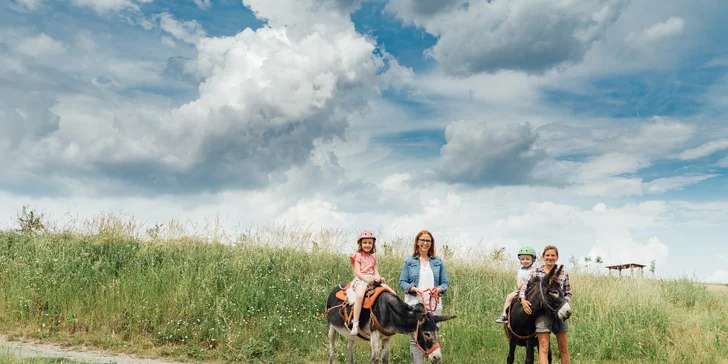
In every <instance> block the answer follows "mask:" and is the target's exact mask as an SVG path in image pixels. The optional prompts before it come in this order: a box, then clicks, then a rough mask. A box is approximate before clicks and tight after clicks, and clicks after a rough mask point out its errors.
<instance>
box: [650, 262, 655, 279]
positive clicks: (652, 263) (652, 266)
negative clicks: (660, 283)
mask: <svg viewBox="0 0 728 364" xmlns="http://www.w3.org/2000/svg"><path fill="white" fill-rule="evenodd" d="M650 273H652V276H653V277H654V276H655V261H654V260H653V261H651V262H650Z"/></svg>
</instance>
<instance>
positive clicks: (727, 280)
mask: <svg viewBox="0 0 728 364" xmlns="http://www.w3.org/2000/svg"><path fill="white" fill-rule="evenodd" d="M703 282H706V283H718V284H728V270H722V269H719V270H716V271H715V272H713V274H711V275H709V276H707V277H705V278H703Z"/></svg>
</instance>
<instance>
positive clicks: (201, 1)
mask: <svg viewBox="0 0 728 364" xmlns="http://www.w3.org/2000/svg"><path fill="white" fill-rule="evenodd" d="M194 1H195V5H197V7H198V8H200V9H202V10H207V9H209V8H210V7H212V3H211V1H210V0H194Z"/></svg>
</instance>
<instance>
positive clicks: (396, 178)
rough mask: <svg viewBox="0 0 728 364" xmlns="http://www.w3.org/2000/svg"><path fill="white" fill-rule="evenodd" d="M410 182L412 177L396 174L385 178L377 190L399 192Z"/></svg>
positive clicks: (407, 174) (406, 174)
mask: <svg viewBox="0 0 728 364" xmlns="http://www.w3.org/2000/svg"><path fill="white" fill-rule="evenodd" d="M411 180H412V176H410V175H409V173H397V174H393V175H390V176H387V177H386V178H385V179H384V180H383V181H382V183H381V184H380V185H379V188H381V189H383V190H399V189H402V188H404V187H406V185H407V183H408V182H409V181H411Z"/></svg>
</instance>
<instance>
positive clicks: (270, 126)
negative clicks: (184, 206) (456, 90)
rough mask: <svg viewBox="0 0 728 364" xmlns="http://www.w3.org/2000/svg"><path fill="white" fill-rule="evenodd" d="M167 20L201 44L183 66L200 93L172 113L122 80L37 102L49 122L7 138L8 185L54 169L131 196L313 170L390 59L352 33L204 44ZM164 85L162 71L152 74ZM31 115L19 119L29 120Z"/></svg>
mask: <svg viewBox="0 0 728 364" xmlns="http://www.w3.org/2000/svg"><path fill="white" fill-rule="evenodd" d="M158 20H159V22H160V23H159V24H160V27H162V28H163V29H164V30H166V31H168V32H169V33H170V34H172V35H174V36H175V37H177V38H180V39H182V40H184V41H186V42H188V43H191V44H193V45H194V46H195V50H196V55H195V56H194V57H193V58H192V59H190V60H184V61H183V62H182V64H180V65H177V68H180V69H181V70H183V71H184V72H185V73H188V74H190V75H192V76H194V77H195V78H196V79H199V80H201V83H200V84H199V88H198V93H199V95H198V97H197V98H196V99H193V100H192V101H190V102H188V103H185V104H183V105H181V106H178V107H174V108H167V107H164V106H160V105H158V104H156V103H155V102H154V99H151V100H145V101H143V102H140V100H138V99H130V98H127V97H123V96H121V95H118V94H116V93H114V92H113V91H115V90H117V89H123V84H121V83H118V82H116V81H115V80H113V79H109V78H108V76H106V75H104V76H102V77H97V78H94V79H93V84H94V85H96V86H97V87H99V88H101V89H103V90H104V91H107V92H104V93H100V94H96V95H93V93H88V94H73V93H70V94H69V93H65V94H59V95H58V96H57V97H56V98H55V99H54V100H48V99H39V100H43V102H44V105H43V106H42V107H41V108H40V110H44V112H45V113H46V114H48V115H39V116H38V117H39V118H40V119H39V120H36V121H35V122H34V123H31V125H33V124H37V125H38V126H37V129H38V131H37V132H36V131H25V132H23V130H24V129H22V128H21V129H20V131H17V132H16V134H17V133H24V134H23V135H14V136H13V139H12V140H11V139H10V138H11V136H9V135H7V134H6V135H3V136H2V137H0V139H8V140H11V141H10V142H9V144H8V143H4V144H3V146H4V147H5V148H6V149H9V150H8V151H7V153H5V157H6V161H7V162H8V164H7V165H8V166H9V169H10V170H14V171H17V173H15V174H13V173H9V174H6V177H4V178H3V179H5V181H4V182H5V183H6V184H7V183H10V182H9V181H7V179H8V177H7V176H8V175H14V176H16V177H15V179H14V181H13V184H18V183H21V181H22V179H23V178H24V177H27V176H28V175H29V174H30V175H35V174H36V173H41V172H43V173H45V172H49V173H57V174H60V175H72V176H77V177H79V178H86V179H87V180H88V179H92V178H99V177H100V178H105V179H108V180H112V181H124V182H125V183H126V184H127V186H128V187H129V188H128V190H129V191H135V190H137V191H139V190H157V191H160V190H161V191H165V192H168V193H176V192H197V191H204V190H217V189H220V188H227V187H233V186H234V187H236V188H257V187H260V186H264V185H267V184H268V183H270V182H271V179H272V178H275V176H276V174H277V173H278V172H281V171H285V170H286V169H288V168H291V167H293V166H297V165H302V164H305V163H306V162H307V161H308V159H309V158H310V155H311V153H312V151H313V149H314V144H315V142H317V141H327V140H331V139H332V138H340V137H344V134H345V131H346V130H347V128H348V125H349V124H350V122H351V121H352V120H354V119H355V118H357V117H358V115H360V114H361V111H362V110H363V109H364V108H366V107H367V99H368V97H370V96H372V95H376V93H377V92H378V90H379V89H378V88H379V86H380V84H379V81H380V80H379V79H378V77H377V73H378V72H379V71H380V70H381V69H382V67H383V66H384V65H385V62H384V61H383V59H382V58H381V57H380V56H378V55H375V54H374V52H373V51H374V49H375V44H374V43H372V42H371V41H370V40H369V39H367V38H366V37H364V36H362V35H359V34H358V33H356V32H355V31H354V29H353V28H352V29H349V28H338V27H337V28H331V29H328V28H325V27H324V28H319V29H316V30H313V29H298V30H294V29H287V28H284V27H281V28H272V27H263V28H260V29H258V30H256V31H253V30H251V29H246V30H245V31H243V32H241V33H239V34H237V35H235V36H229V37H215V38H207V37H205V33H204V30H202V29H201V27H199V24H196V23H194V22H179V21H177V20H175V19H174V18H172V17H171V16H169V15H168V14H162V15H161V16H160V17H159V19H158ZM117 66H119V64H117ZM120 66H122V67H117V72H120V74H121V73H123V74H133V75H134V74H135V75H136V77H138V76H140V75H139V71H140V69H139V68H138V67H136V69H135V72H136V73H135V72H129V71H130V69H131V68H134V65H132V64H129V65H128V67H126V66H124V65H120ZM127 68H128V69H127ZM168 68H169V67H168ZM107 75H108V73H107ZM155 77H156V78H159V77H160V74H159V71H157V74H156V75H153V76H150V77H146V78H155ZM28 100H29V99H28ZM20 105H23V104H20ZM30 108H31V107H30V106H28V107H27V108H26V107H23V108H22V109H20V111H18V112H14V115H13V116H12V118H13V119H18V120H22V119H23V118H24V117H28V115H31V114H29V113H28V112H27V111H24V110H30ZM10 110H12V109H10ZM43 120H47V121H43ZM43 122H45V123H50V124H49V126H47V127H45V126H43V127H41V126H42V125H44V124H43ZM28 128H30V127H28ZM26 129H27V128H26ZM18 139H20V140H23V149H20V148H19V147H18V144H17V140H18ZM13 143H15V144H13ZM21 172H22V173H21ZM2 182H3V181H0V183H2ZM109 185H110V186H113V185H114V184H113V183H111V184H109ZM107 192H108V191H107Z"/></svg>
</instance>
